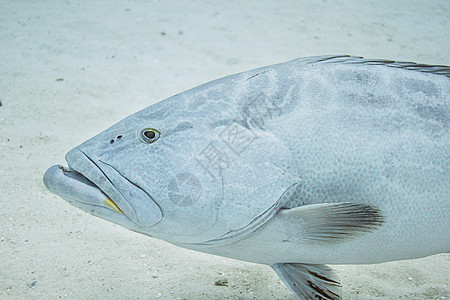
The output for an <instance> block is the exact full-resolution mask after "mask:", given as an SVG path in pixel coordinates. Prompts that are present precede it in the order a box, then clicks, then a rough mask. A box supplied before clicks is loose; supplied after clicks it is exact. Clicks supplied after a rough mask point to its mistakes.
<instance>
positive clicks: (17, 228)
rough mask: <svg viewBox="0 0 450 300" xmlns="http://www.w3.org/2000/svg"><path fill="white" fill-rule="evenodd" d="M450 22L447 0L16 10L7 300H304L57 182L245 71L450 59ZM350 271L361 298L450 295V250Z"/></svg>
mask: <svg viewBox="0 0 450 300" xmlns="http://www.w3.org/2000/svg"><path fill="white" fill-rule="evenodd" d="M169 2H170V3H169ZM359 2H364V3H365V4H360V5H359V6H356V3H359ZM415 2H422V4H420V3H419V4H418V3H415ZM449 15H450V2H449V1H448V0H442V1H429V0H428V1H389V2H388V1H345V0H340V1H331V0H328V1H326V0H324V1H315V0H311V1H280V2H279V3H278V2H277V1H231V2H227V3H226V4H224V3H222V1H198V0H196V1H111V0H101V1H100V0H99V1H6V0H3V1H1V2H0V101H1V102H2V104H3V105H2V106H1V107H0V298H16V299H19V298H20V299H25V298H35V299H54V298H59V297H61V298H74V299H86V298H91V299H92V298H115V299H125V298H129V299H134V298H143V299H153V298H158V297H159V298H160V299H223V298H231V299H272V298H278V299H293V298H294V297H293V295H292V294H291V293H290V292H289V291H288V290H287V288H286V287H285V286H284V285H283V284H282V283H281V282H280V280H278V278H277V277H276V275H275V273H274V272H273V271H272V270H271V269H270V268H269V267H266V266H261V265H255V264H250V263H244V262H240V261H234V260H230V259H225V258H221V257H215V256H211V255H206V254H202V253H196V252H192V251H188V250H184V249H180V248H177V247H174V246H172V245H169V244H167V243H165V242H162V241H159V240H155V239H152V238H149V237H146V236H143V235H138V234H136V233H133V232H130V231H127V230H125V229H123V228H121V227H119V226H116V225H113V224H111V223H108V222H106V221H103V220H101V219H98V218H95V217H93V216H91V215H88V214H86V213H84V212H82V211H80V210H78V209H75V208H73V207H71V206H70V205H69V204H67V203H66V202H65V201H63V200H61V199H59V198H58V197H56V196H54V195H52V194H50V193H49V192H48V191H46V189H45V188H44V186H43V184H42V175H43V173H44V171H45V170H46V168H47V167H49V166H51V165H53V164H55V163H63V162H64V155H65V153H66V152H67V151H68V150H70V149H71V148H73V147H74V146H76V145H78V144H79V143H81V142H83V141H85V140H86V139H88V138H90V137H91V136H93V135H95V134H97V133H99V132H100V131H101V130H103V129H105V128H107V127H108V126H110V125H112V124H113V123H115V122H116V121H119V120H120V119H122V118H124V117H125V116H127V115H129V114H130V113H132V112H135V111H137V110H139V109H142V108H144V107H147V106H148V105H150V104H152V103H155V102H156V101H159V100H161V99H164V98H166V97H168V96H170V95H172V94H175V93H178V92H180V91H182V90H185V89H187V88H190V87H194V86H196V85H198V84H200V83H203V82H205V81H209V80H212V79H215V78H218V77H221V76H224V75H228V74H232V73H236V72H239V71H244V70H248V69H252V68H255V67H259V66H263V65H269V64H272V63H277V62H282V61H287V60H290V59H293V58H297V57H302V56H309V55H321V54H336V53H341V54H342V53H343V54H347V53H348V54H353V55H361V56H365V57H370V58H388V59H397V60H408V61H417V62H421V63H429V64H450V51H449V46H450V37H449V29H450V21H449ZM442 238H449V237H448V236H447V237H442ZM335 268H336V270H337V271H338V272H339V275H340V277H341V281H342V283H343V293H344V297H345V298H346V299H409V298H415V299H446V297H447V298H450V287H449V278H450V263H449V257H448V255H447V254H441V255H436V256H432V257H428V258H424V259H419V260H411V261H402V262H392V263H386V264H379V265H371V266H335ZM223 278H226V279H227V280H228V286H216V285H215V284H214V283H215V281H216V280H218V279H223Z"/></svg>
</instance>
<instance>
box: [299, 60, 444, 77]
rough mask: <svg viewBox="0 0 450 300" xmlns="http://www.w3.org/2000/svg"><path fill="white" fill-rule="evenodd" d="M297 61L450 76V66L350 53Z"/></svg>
mask: <svg viewBox="0 0 450 300" xmlns="http://www.w3.org/2000/svg"><path fill="white" fill-rule="evenodd" d="M297 61H299V62H302V63H305V64H315V63H321V64H322V63H341V64H366V65H383V66H387V67H391V68H400V69H406V70H412V71H419V72H424V73H432V74H436V75H444V76H446V77H450V66H444V65H426V64H417V63H414V62H404V61H394V60H386V59H367V58H364V57H360V56H350V55H326V56H313V57H306V58H300V59H297Z"/></svg>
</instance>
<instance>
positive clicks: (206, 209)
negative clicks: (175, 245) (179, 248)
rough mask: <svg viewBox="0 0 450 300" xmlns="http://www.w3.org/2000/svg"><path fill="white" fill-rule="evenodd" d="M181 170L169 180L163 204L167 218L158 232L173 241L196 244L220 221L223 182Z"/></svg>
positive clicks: (159, 225)
mask: <svg viewBox="0 0 450 300" xmlns="http://www.w3.org/2000/svg"><path fill="white" fill-rule="evenodd" d="M193 173H195V172H187V171H181V172H179V173H176V174H175V175H173V176H170V177H169V179H168V180H167V189H166V195H165V197H164V201H163V202H161V203H160V205H161V207H162V210H163V211H164V218H163V220H162V221H161V222H160V224H158V230H160V231H162V234H163V235H165V236H166V237H167V239H169V240H170V237H177V238H178V240H177V241H178V242H187V241H192V239H190V238H188V237H193V236H200V235H202V234H203V233H205V232H207V231H209V230H210V229H211V228H213V227H214V225H215V224H216V222H217V215H218V211H219V209H220V205H221V202H222V192H221V189H222V188H221V184H220V181H219V180H218V181H211V180H210V178H208V177H206V176H205V175H202V174H201V173H195V174H193Z"/></svg>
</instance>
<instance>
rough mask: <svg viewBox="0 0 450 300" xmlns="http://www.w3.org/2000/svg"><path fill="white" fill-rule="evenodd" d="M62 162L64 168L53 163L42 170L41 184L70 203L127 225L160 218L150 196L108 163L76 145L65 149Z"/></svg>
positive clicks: (148, 224) (142, 223) (133, 225)
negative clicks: (89, 154)
mask: <svg viewBox="0 0 450 300" xmlns="http://www.w3.org/2000/svg"><path fill="white" fill-rule="evenodd" d="M66 161H67V163H68V167H64V166H61V165H55V166H52V167H50V168H49V169H48V170H47V171H46V172H45V174H44V184H45V186H46V187H47V188H48V189H49V190H50V191H51V192H52V193H54V194H56V195H58V196H59V197H61V198H63V199H64V200H66V201H67V202H69V203H70V204H72V205H73V206H75V207H77V208H80V209H82V210H84V211H86V212H88V213H91V214H93V215H95V216H98V217H101V218H103V219H106V220H108V221H111V222H114V223H118V224H120V225H122V226H124V227H127V228H135V227H136V225H138V226H139V227H147V226H152V225H154V224H156V223H158V222H159V221H160V220H161V219H162V212H161V209H160V208H159V206H158V204H157V203H156V202H155V201H154V199H153V198H152V197H151V196H150V195H149V194H148V193H146V192H145V191H144V190H143V189H141V188H140V187H138V186H137V185H135V184H133V183H132V182H130V181H129V180H127V179H126V178H125V177H124V176H122V174H120V173H119V172H118V171H117V170H115V169H114V168H112V167H111V166H110V165H108V164H106V163H103V162H101V161H100V160H94V159H92V158H90V157H89V156H88V155H86V154H85V153H84V152H83V151H82V150H81V149H79V148H75V149H73V150H71V151H69V152H68V153H67V155H66ZM127 193H128V198H126V197H125V196H124V194H127ZM130 194H131V195H132V196H130Z"/></svg>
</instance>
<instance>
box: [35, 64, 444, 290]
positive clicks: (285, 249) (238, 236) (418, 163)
mask: <svg viewBox="0 0 450 300" xmlns="http://www.w3.org/2000/svg"><path fill="white" fill-rule="evenodd" d="M449 74H450V69H449V67H447V66H429V65H418V64H413V63H402V62H393V61H383V60H367V59H363V58H359V57H349V56H327V57H310V58H303V59H298V60H294V61H290V62H287V63H282V64H277V65H273V66H268V67H263V68H260V69H256V70H252V71H248V72H244V73H240V74H236V75H232V76H228V77H225V78H222V79H218V80H215V81H212V82H209V83H206V84H203V85H201V86H199V87H196V88H193V89H191V90H188V91H185V92H183V93H180V94H177V95H175V96H173V97H171V98H168V99H166V100H164V101H161V102H159V103H156V104H154V105H152V106H150V107H148V108H146V109H144V110H142V111H140V112H137V113H135V114H133V115H131V116H129V117H127V118H125V119H124V120H122V121H120V122H119V123H117V124H115V125H114V126H112V127H110V128H109V129H107V130H105V131H104V132H102V133H100V134H99V135H97V136H95V137H94V138H92V139H90V140H88V141H86V142H85V143H83V144H81V145H80V146H78V147H76V148H74V149H73V150H71V151H70V152H69V153H68V154H67V155H66V160H67V162H68V167H62V166H53V167H51V168H50V169H49V170H47V172H46V174H45V175H44V183H45V184H46V186H47V187H48V188H49V189H50V191H52V192H54V193H56V194H58V195H59V196H61V197H62V198H63V199H65V200H67V201H69V202H70V203H71V204H73V205H75V206H77V207H79V208H81V209H83V210H85V211H87V212H89V213H92V214H94V215H97V216H99V217H102V218H104V219H107V220H109V221H111V222H114V223H118V224H120V225H122V226H124V227H126V228H129V229H131V230H134V231H137V232H140V233H143V234H146V235H149V236H152V237H156V238H160V239H163V240H166V241H168V242H171V243H173V244H176V245H178V246H181V247H185V248H189V249H194V250H198V251H202V252H207V253H212V254H216V255H221V256H226V257H231V258H235V259H240V260H245V261H251V262H256V263H261V264H267V265H269V266H272V267H273V269H274V270H275V271H276V272H277V274H278V275H279V276H280V278H281V279H282V280H283V281H284V282H285V283H286V284H287V286H288V287H289V288H290V289H291V290H292V291H293V292H294V293H295V294H296V295H297V297H299V298H302V299H303V298H305V299H308V298H312V297H319V298H320V297H322V298H323V299H338V298H339V297H340V284H339V282H338V281H337V280H336V278H335V276H334V274H333V273H332V271H331V269H329V268H328V267H327V266H325V265H324V264H359V263H362V264H366V263H379V262H384V261H391V260H401V259H410V258H418V257H424V256H428V255H432V254H436V253H442V252H448V251H449V250H450V235H449V228H450V226H449V225H450V224H449V216H450V204H449V203H450V202H449V200H450V176H448V174H450V172H449V168H450V159H449V153H450V137H449V125H450V113H449V112H450V111H449V103H448V98H449V94H450V93H449V92H450V80H449V76H450V75H449Z"/></svg>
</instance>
